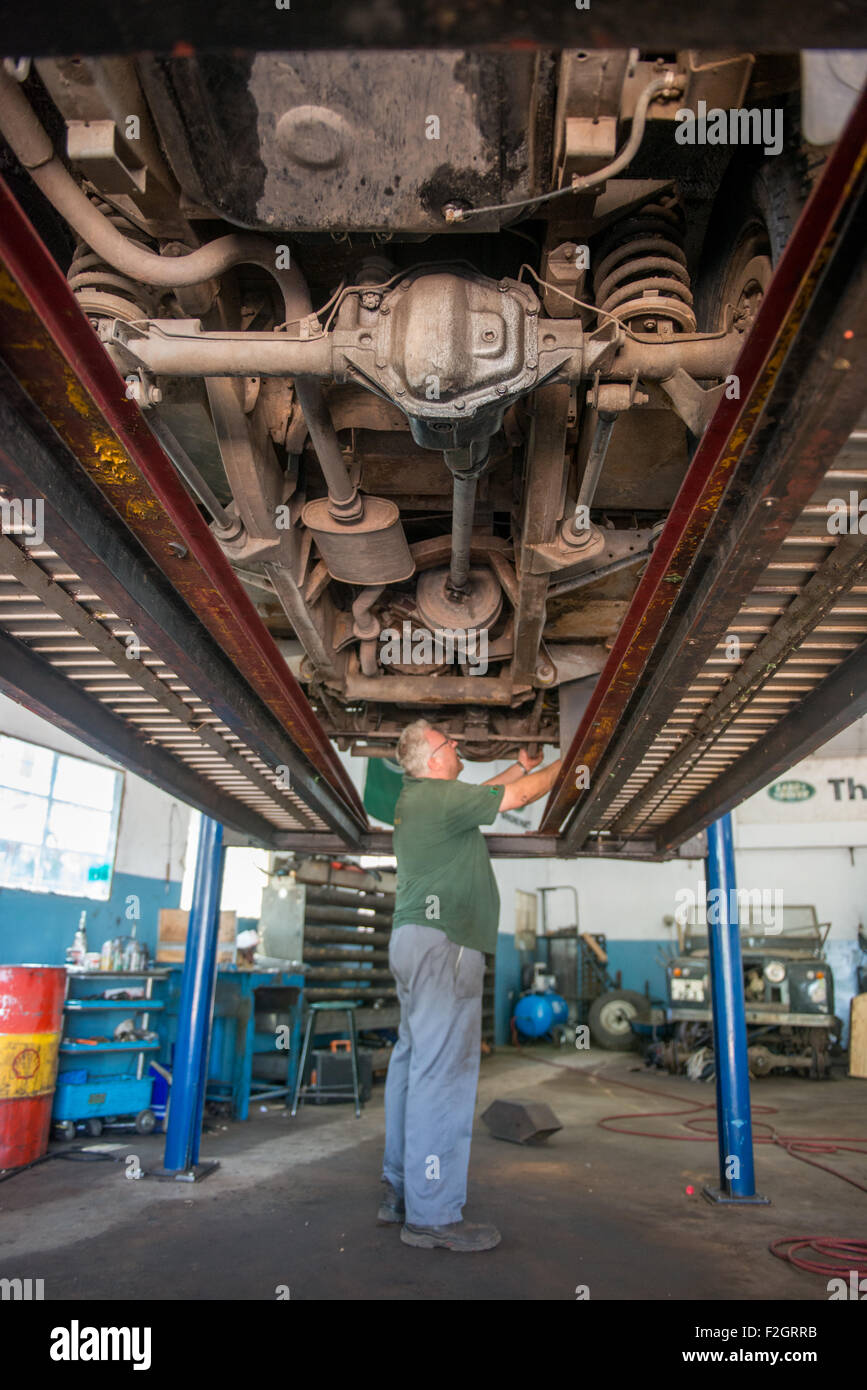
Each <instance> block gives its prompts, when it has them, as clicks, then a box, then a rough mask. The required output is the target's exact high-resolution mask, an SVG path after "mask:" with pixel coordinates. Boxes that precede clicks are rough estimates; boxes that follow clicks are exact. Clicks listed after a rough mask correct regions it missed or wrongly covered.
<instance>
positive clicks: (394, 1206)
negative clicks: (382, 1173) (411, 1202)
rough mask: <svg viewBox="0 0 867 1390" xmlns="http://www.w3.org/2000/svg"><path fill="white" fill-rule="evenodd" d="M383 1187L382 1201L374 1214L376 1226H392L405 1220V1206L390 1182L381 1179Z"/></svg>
mask: <svg viewBox="0 0 867 1390" xmlns="http://www.w3.org/2000/svg"><path fill="white" fill-rule="evenodd" d="M382 1185H383V1187H384V1188H385V1192H384V1193H383V1197H382V1202H381V1203H380V1207H379V1211H378V1213H377V1216H376V1224H377V1226H394V1225H398V1224H401V1223H402V1222H403V1221H405V1220H406V1207H405V1206H404V1201H403V1198H402V1197H398V1195H397V1193H396V1192H395V1190H394V1188H393V1187H392V1185H391V1183H390V1182H386V1180H385V1179H383V1183H382Z"/></svg>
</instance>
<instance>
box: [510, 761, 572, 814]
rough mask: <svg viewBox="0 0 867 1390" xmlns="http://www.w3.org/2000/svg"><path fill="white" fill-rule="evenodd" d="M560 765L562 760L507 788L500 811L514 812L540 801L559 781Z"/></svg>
mask: <svg viewBox="0 0 867 1390" xmlns="http://www.w3.org/2000/svg"><path fill="white" fill-rule="evenodd" d="M560 763H561V759H560V758H557V759H556V760H555V761H554V762H553V763H549V764H548V766H547V767H540V768H539V771H538V772H528V773H527V776H526V777H521V778H519V780H518V781H517V782H513V783H512V784H511V785H509V786H507V787H506V790H505V791H504V792H503V799H502V801H501V802H500V810H501V811H514V810H515V808H516V807H518V806H529V804H530V802H531V801H538V800H539V798H540V797H543V796H546V795H547V794H548V792H549V791H550V790H551V788H552V787H553V785H554V783H555V781H556V780H557V773H558V772H559V771H560Z"/></svg>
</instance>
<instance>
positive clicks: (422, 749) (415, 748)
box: [397, 719, 432, 777]
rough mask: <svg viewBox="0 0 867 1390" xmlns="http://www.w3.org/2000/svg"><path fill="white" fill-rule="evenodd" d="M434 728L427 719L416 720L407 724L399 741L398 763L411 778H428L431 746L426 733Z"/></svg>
mask: <svg viewBox="0 0 867 1390" xmlns="http://www.w3.org/2000/svg"><path fill="white" fill-rule="evenodd" d="M430 728H432V725H430V724H429V723H428V722H427V720H426V719H416V720H414V722H413V723H412V724H407V726H406V728H405V729H404V731H403V733H402V734H401V736H400V738H399V739H398V741H397V761H398V762H399V763H400V765H401V767H402V768H403V770H404V772H406V773H408V774H409V776H410V777H425V776H427V760H428V758H429V757H430V744H429V743H428V741H427V739H426V738H425V731H426V730H427V729H430Z"/></svg>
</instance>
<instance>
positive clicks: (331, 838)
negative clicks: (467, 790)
mask: <svg viewBox="0 0 867 1390" xmlns="http://www.w3.org/2000/svg"><path fill="white" fill-rule="evenodd" d="M484 839H485V844H486V845H487V848H488V853H489V854H490V856H491V858H492V859H560V858H563V857H564V855H563V850H562V848H561V842H560V840H559V839H558V837H557V836H556V835H540V834H534V833H529V832H528V833H527V834H526V835H485V837H484ZM272 846H273V848H274V849H277V850H284V851H285V850H295V851H297V852H298V853H299V854H316V853H320V854H331V853H334V854H339V853H341V852H343V847H342V846H341V844H340V841H339V840H338V839H337V837H336V836H335V835H310V834H308V833H306V832H305V831H303V830H287V831H278V833H277V834H276V835H274V836H273V837H272ZM361 853H362V854H392V853H393V848H392V832H391V831H390V830H372V831H369V832H368V833H367V834H366V835H364V836H362V841H361ZM569 857H570V858H573V859H605V858H617V859H635V860H642V861H648V860H654V861H655V860H659V859H663V858H671V857H672V856H671V855H663V854H660V853H659V852H658V851H657V848H656V845H655V843H654V841H653V839H651V838H650V837H648V838H646V839H638V838H636V839H633V840H628V841H626V842H625V843H623V844H622V845H618V846H617V847H616V848H615V847H613V846H612V848H611V849H610V850H606V848H605V846H604V845H600V846H594V847H593V848H592V849H587V850H582V851H580V852H579V853H578V854H575V855H570V856H569Z"/></svg>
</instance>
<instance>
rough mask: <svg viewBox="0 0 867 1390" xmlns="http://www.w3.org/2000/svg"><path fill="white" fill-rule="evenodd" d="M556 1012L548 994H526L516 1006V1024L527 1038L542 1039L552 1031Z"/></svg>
mask: <svg viewBox="0 0 867 1390" xmlns="http://www.w3.org/2000/svg"><path fill="white" fill-rule="evenodd" d="M553 1023H554V1010H553V1009H552V1007H551V996H550V995H548V994H525V995H524V996H523V998H521V999H519V1000H518V1002H517V1004H516V1005H515V1024H516V1026H517V1028H518V1031H519V1032H521V1033H523V1034H524V1036H525V1037H527V1038H541V1037H544V1035H545V1034H546V1033H548V1032H550V1031H551V1027H552V1025H553Z"/></svg>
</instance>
